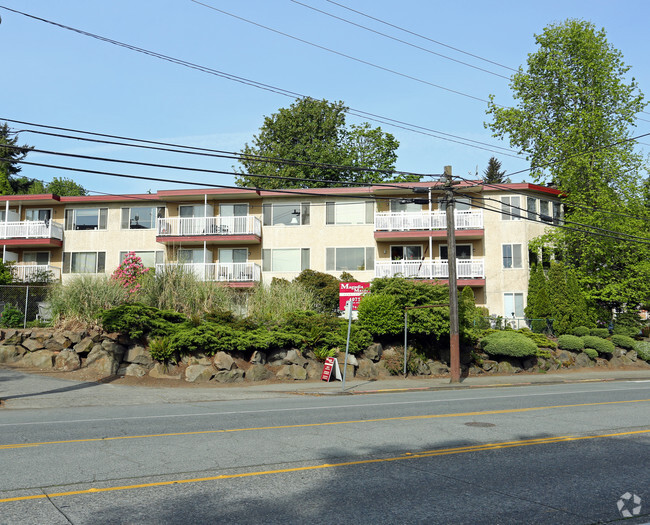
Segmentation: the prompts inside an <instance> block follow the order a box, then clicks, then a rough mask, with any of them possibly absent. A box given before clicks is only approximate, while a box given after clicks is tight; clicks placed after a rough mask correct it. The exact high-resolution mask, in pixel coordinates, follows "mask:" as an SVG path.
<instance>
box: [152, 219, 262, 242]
mask: <svg viewBox="0 0 650 525" xmlns="http://www.w3.org/2000/svg"><path fill="white" fill-rule="evenodd" d="M157 228H158V230H157V235H159V236H161V237H164V236H183V235H188V236H193V235H262V223H261V221H260V220H259V219H258V218H257V217H253V216H252V215H245V216H243V217H170V218H168V219H158V224H157Z"/></svg>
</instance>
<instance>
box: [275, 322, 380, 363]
mask: <svg viewBox="0 0 650 525" xmlns="http://www.w3.org/2000/svg"><path fill="white" fill-rule="evenodd" d="M282 329H283V330H285V331H287V332H291V333H296V334H300V335H301V336H303V345H302V348H303V349H307V348H308V349H310V350H313V351H314V352H315V351H316V350H321V351H323V349H333V348H338V349H339V350H341V351H344V350H345V346H346V342H347V335H348V333H347V331H348V321H347V320H345V319H341V318H338V317H331V316H329V315H325V314H319V313H317V312H293V313H292V314H290V315H289V317H288V319H287V322H286V324H284V325H283V326H282ZM370 343H372V336H371V335H370V333H369V332H368V331H367V330H365V329H363V328H361V327H360V326H359V325H358V323H353V324H352V327H351V330H350V348H349V351H350V353H351V354H358V353H360V352H362V351H363V350H364V349H365V348H367V347H368V345H369V344H370Z"/></svg>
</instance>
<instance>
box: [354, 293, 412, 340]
mask: <svg viewBox="0 0 650 525" xmlns="http://www.w3.org/2000/svg"><path fill="white" fill-rule="evenodd" d="M358 313H359V320H358V323H359V326H360V327H361V328H363V329H364V330H367V331H368V332H370V333H371V334H373V335H380V336H381V335H396V334H400V333H403V332H404V312H403V310H402V311H400V306H399V304H398V302H397V299H396V298H395V296H393V295H387V294H382V293H378V294H370V295H366V296H365V297H363V298H362V299H361V302H360V303H359V309H358Z"/></svg>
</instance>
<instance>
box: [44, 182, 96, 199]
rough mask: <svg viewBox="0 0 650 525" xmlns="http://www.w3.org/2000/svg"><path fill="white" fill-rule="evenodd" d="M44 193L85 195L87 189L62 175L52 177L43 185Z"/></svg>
mask: <svg viewBox="0 0 650 525" xmlns="http://www.w3.org/2000/svg"><path fill="white" fill-rule="evenodd" d="M45 192H46V193H53V194H54V195H67V196H80V195H87V194H88V191H87V190H86V188H84V187H83V186H82V185H81V184H79V183H77V182H75V181H73V180H72V179H67V178H64V177H54V178H53V179H52V180H51V181H50V182H48V183H47V185H46V186H45Z"/></svg>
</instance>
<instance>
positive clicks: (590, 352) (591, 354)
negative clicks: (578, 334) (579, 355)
mask: <svg viewBox="0 0 650 525" xmlns="http://www.w3.org/2000/svg"><path fill="white" fill-rule="evenodd" d="M583 352H584V353H585V354H587V355H588V356H589V358H590V359H596V358H597V357H598V351H597V350H594V349H593V348H585V349H584V350H583Z"/></svg>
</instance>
